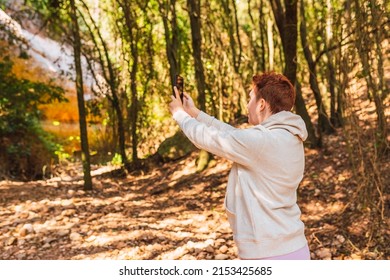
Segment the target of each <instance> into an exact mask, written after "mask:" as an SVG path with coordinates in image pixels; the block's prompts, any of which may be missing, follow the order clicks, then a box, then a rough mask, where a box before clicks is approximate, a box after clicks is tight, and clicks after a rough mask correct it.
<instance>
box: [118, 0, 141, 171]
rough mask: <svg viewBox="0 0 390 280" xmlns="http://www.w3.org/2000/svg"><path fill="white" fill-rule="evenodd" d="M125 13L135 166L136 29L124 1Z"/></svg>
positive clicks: (136, 101) (136, 113)
mask: <svg viewBox="0 0 390 280" xmlns="http://www.w3.org/2000/svg"><path fill="white" fill-rule="evenodd" d="M122 8H123V12H124V15H125V23H126V27H127V34H128V36H129V43H130V52H131V58H132V64H131V67H130V68H129V73H130V91H131V105H130V112H129V115H130V121H131V142H132V161H133V164H134V165H135V166H137V164H138V149H137V147H138V134H137V123H138V97H137V71H138V59H139V55H138V46H137V44H138V36H137V34H134V30H138V26H137V22H136V20H135V16H134V15H132V14H131V13H132V10H131V7H130V3H129V2H127V1H124V3H123V4H122Z"/></svg>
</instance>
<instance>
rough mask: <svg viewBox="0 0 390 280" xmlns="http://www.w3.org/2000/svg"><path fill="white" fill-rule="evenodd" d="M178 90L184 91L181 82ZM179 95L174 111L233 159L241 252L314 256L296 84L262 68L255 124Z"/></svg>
mask: <svg viewBox="0 0 390 280" xmlns="http://www.w3.org/2000/svg"><path fill="white" fill-rule="evenodd" d="M175 94H176V97H178V96H179V94H178V91H177V89H176V88H175ZM176 97H174V96H172V102H171V103H170V104H169V108H170V111H171V113H172V115H173V118H174V119H175V120H176V121H177V123H178V124H179V126H180V128H181V129H182V130H183V132H184V134H185V135H186V136H187V137H188V138H189V139H190V140H191V141H192V142H193V143H194V144H195V145H196V146H197V147H198V148H200V149H204V150H206V151H209V152H211V153H213V154H215V155H217V156H220V157H223V158H226V159H228V160H231V161H233V165H232V169H231V171H230V174H229V179H228V185H227V191H226V197H225V209H226V213H227V216H228V220H229V223H230V226H231V228H232V231H233V237H234V241H235V243H236V245H237V248H238V255H239V257H240V258H241V259H303V260H308V259H310V252H309V248H308V245H307V240H306V237H305V234H304V224H303V223H302V221H301V220H300V215H301V211H300V209H299V207H298V205H297V195H296V191H297V188H298V185H299V183H300V181H301V180H302V177H303V172H304V147H303V141H304V140H305V139H306V137H307V131H306V127H305V123H304V122H303V120H302V118H301V117H300V116H298V115H296V114H293V113H292V112H290V110H291V109H292V107H293V105H294V101H295V91H294V87H293V86H292V85H291V83H290V82H289V81H288V79H287V78H286V77H285V76H283V75H281V74H277V73H275V72H270V73H264V74H262V75H255V76H254V77H253V79H252V90H251V92H250V101H249V103H248V111H249V115H248V119H249V123H250V124H251V125H253V127H251V128H247V129H237V128H234V127H232V126H230V125H228V124H226V123H223V122H221V121H218V120H217V119H215V118H213V117H211V116H209V115H207V114H206V113H204V112H202V111H200V110H199V109H197V108H196V107H195V105H194V102H193V100H192V98H191V97H190V96H189V95H188V94H185V98H184V104H182V102H181V100H180V98H176Z"/></svg>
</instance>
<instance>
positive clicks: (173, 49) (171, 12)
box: [157, 0, 180, 84]
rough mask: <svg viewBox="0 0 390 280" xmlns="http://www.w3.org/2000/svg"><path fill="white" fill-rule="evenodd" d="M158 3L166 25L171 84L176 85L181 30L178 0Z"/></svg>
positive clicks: (163, 0)
mask: <svg viewBox="0 0 390 280" xmlns="http://www.w3.org/2000/svg"><path fill="white" fill-rule="evenodd" d="M157 2H158V5H159V10H160V15H161V18H162V20H163V25H164V35H165V48H166V53H167V58H168V63H169V74H170V78H171V84H174V79H175V75H176V74H179V72H180V63H179V58H178V49H179V28H178V25H177V18H176V7H175V6H176V0H159V1H157ZM169 16H170V17H169Z"/></svg>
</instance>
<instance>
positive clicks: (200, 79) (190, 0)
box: [187, 0, 206, 111]
mask: <svg viewBox="0 0 390 280" xmlns="http://www.w3.org/2000/svg"><path fill="white" fill-rule="evenodd" d="M187 9H188V15H189V17H190V24H191V36H192V55H193V58H194V62H195V79H196V86H197V89H198V105H199V107H200V109H201V110H202V111H206V80H205V76H204V67H203V61H202V35H201V18H200V0H187Z"/></svg>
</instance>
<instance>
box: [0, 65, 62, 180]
mask: <svg viewBox="0 0 390 280" xmlns="http://www.w3.org/2000/svg"><path fill="white" fill-rule="evenodd" d="M63 93H64V91H63V89H62V88H60V87H57V86H53V85H46V84H44V83H40V82H32V81H29V80H26V79H19V78H18V77H16V75H15V74H13V73H12V62H11V61H10V60H9V59H8V58H6V59H5V60H4V61H2V62H0V146H2V147H6V149H5V150H3V151H2V152H1V153H0V161H1V162H2V163H1V167H2V169H3V170H5V172H6V173H10V174H12V175H14V176H16V177H19V176H22V177H24V178H30V177H35V176H39V173H41V171H42V170H41V171H39V169H42V168H43V166H44V165H46V164H48V161H50V154H51V153H52V152H54V151H55V150H56V146H55V144H54V142H53V139H52V138H51V136H50V135H49V134H47V133H45V132H44V131H43V130H42V128H41V126H40V124H39V117H40V110H39V105H41V104H48V103H51V102H53V101H65V98H64V97H63ZM43 158H45V160H43ZM37 169H38V170H37ZM37 173H38V174H37Z"/></svg>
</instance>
